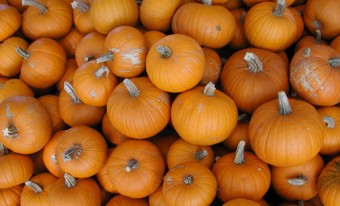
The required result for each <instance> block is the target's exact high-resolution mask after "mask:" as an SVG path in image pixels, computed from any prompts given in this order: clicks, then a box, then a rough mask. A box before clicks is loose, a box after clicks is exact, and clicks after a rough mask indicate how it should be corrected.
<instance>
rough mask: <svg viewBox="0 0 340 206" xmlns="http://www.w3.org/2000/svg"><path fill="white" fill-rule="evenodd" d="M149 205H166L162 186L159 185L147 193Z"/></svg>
mask: <svg viewBox="0 0 340 206" xmlns="http://www.w3.org/2000/svg"><path fill="white" fill-rule="evenodd" d="M149 205H150V206H160V205H161V206H167V205H168V203H167V202H166V200H165V197H164V194H163V186H162V185H161V186H160V187H158V189H157V190H156V191H155V192H154V193H152V194H150V195H149Z"/></svg>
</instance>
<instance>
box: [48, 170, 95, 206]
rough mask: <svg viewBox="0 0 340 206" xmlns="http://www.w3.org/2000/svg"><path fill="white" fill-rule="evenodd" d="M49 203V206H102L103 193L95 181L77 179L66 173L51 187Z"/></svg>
mask: <svg viewBox="0 0 340 206" xmlns="http://www.w3.org/2000/svg"><path fill="white" fill-rule="evenodd" d="M47 202H48V205H49V206H57V205H65V206H75V205H83V206H100V205H101V191H100V188H99V186H98V184H97V182H96V181H95V180H94V179H92V178H80V179H76V178H74V177H72V176H71V175H70V174H67V173H65V174H64V177H60V178H58V179H57V180H56V181H55V182H54V183H53V184H52V185H51V188H50V191H49V193H48V196H47Z"/></svg>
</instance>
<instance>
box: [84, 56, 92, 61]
mask: <svg viewBox="0 0 340 206" xmlns="http://www.w3.org/2000/svg"><path fill="white" fill-rule="evenodd" d="M91 60H94V56H93V55H89V56H87V57H84V61H85V62H89V61H91Z"/></svg>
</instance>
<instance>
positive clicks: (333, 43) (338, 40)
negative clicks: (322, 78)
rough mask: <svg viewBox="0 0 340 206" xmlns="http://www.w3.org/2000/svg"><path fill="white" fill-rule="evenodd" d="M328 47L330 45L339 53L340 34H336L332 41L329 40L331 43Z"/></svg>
mask: <svg viewBox="0 0 340 206" xmlns="http://www.w3.org/2000/svg"><path fill="white" fill-rule="evenodd" d="M329 46H330V47H332V48H333V49H335V50H336V51H337V52H339V53H340V35H338V36H337V37H335V38H334V39H333V41H331V43H330V44H329Z"/></svg>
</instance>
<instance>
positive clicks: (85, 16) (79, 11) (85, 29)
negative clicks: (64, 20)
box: [71, 0, 95, 34]
mask: <svg viewBox="0 0 340 206" xmlns="http://www.w3.org/2000/svg"><path fill="white" fill-rule="evenodd" d="M93 2H94V0H85V1H84V0H74V1H72V3H71V6H72V9H73V10H72V14H73V22H74V25H75V27H76V28H77V29H78V30H79V32H81V33H82V34H88V33H90V32H93V31H95V29H94V27H93V24H92V22H91V15H90V10H91V6H92V4H93Z"/></svg>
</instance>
